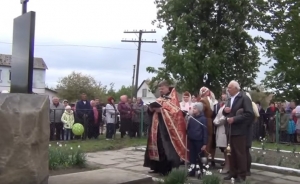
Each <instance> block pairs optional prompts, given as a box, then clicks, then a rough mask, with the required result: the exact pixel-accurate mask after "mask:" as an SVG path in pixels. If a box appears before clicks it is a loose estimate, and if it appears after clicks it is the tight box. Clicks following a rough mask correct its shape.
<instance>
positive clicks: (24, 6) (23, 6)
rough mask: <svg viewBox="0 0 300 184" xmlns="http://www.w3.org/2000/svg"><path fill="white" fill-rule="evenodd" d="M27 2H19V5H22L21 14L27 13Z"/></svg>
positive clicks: (24, 0)
mask: <svg viewBox="0 0 300 184" xmlns="http://www.w3.org/2000/svg"><path fill="white" fill-rule="evenodd" d="M28 1H29V0H21V4H22V14H25V13H27V3H28Z"/></svg>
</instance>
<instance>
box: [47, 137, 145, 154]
mask: <svg viewBox="0 0 300 184" xmlns="http://www.w3.org/2000/svg"><path fill="white" fill-rule="evenodd" d="M146 142H147V138H146V137H142V138H133V139H130V138H128V137H125V138H124V139H121V138H120V135H117V136H116V139H115V140H108V141H107V140H105V136H101V137H100V138H99V139H98V140H95V139H92V140H88V139H87V140H73V141H60V142H55V141H54V142H50V144H51V146H58V145H59V144H61V145H62V146H65V145H67V146H68V147H74V148H77V147H78V146H80V149H81V150H83V151H84V152H96V151H105V150H118V149H122V148H126V147H135V146H145V145H146Z"/></svg>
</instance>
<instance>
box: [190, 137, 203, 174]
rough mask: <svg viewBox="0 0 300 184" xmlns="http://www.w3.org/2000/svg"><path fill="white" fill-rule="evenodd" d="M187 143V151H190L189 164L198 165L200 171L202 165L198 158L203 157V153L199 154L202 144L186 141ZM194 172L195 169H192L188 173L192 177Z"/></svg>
mask: <svg viewBox="0 0 300 184" xmlns="http://www.w3.org/2000/svg"><path fill="white" fill-rule="evenodd" d="M188 141H189V150H190V164H191V165H192V164H194V165H196V164H199V166H200V167H201V169H200V170H201V171H202V166H203V165H202V164H200V162H201V161H200V160H199V156H200V157H204V153H202V152H201V148H202V146H203V142H202V141H197V140H188ZM195 171H196V167H194V169H193V170H192V171H190V174H191V175H194V174H195Z"/></svg>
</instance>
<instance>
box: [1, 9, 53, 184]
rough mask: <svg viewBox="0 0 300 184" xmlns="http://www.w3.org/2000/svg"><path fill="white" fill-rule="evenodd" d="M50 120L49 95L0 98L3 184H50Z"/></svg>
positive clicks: (13, 94)
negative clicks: (48, 182)
mask: <svg viewBox="0 0 300 184" xmlns="http://www.w3.org/2000/svg"><path fill="white" fill-rule="evenodd" d="M24 15H25V14H24ZM15 20H16V19H15ZM25 24H26V21H25ZM49 119H50V118H49V98H48V96H46V95H35V94H18V93H9V94H1V95H0V130H1V134H0V140H1V142H0V148H1V149H0V183H1V184H12V183H22V184H46V183H47V180H48V177H49V163H48V162H49V156H48V155H49V134H50V131H49V125H50V120H49Z"/></svg>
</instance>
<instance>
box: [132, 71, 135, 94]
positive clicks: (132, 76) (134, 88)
mask: <svg viewBox="0 0 300 184" xmlns="http://www.w3.org/2000/svg"><path fill="white" fill-rule="evenodd" d="M134 74H135V65H133V74H132V85H131V90H132V92H131V98H133V96H134V91H135V90H134V89H135V88H134Z"/></svg>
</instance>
